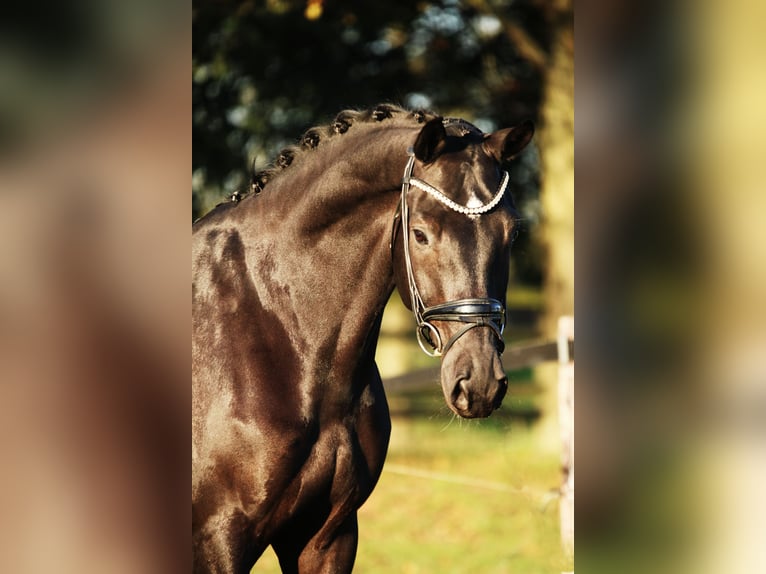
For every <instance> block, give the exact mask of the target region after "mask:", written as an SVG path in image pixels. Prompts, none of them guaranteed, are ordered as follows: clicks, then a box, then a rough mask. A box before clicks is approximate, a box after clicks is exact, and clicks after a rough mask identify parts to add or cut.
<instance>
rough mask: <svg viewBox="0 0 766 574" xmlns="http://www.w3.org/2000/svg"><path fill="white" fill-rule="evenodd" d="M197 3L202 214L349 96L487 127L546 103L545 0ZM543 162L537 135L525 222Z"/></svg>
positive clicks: (356, 103)
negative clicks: (543, 63)
mask: <svg viewBox="0 0 766 574" xmlns="http://www.w3.org/2000/svg"><path fill="white" fill-rule="evenodd" d="M193 14H194V15H193V112H194V113H193V141H194V147H193V170H194V171H193V178H192V193H193V218H194V219H196V218H197V217H199V216H200V215H202V214H204V213H205V212H206V211H207V210H208V209H210V208H211V207H212V206H213V205H215V204H216V203H217V202H219V201H221V199H222V198H223V197H225V196H226V195H228V194H231V193H232V192H234V191H235V190H237V189H242V188H245V187H246V186H247V184H248V180H249V172H250V169H251V163H254V164H255V165H256V166H257V167H258V168H260V167H262V166H263V165H266V164H267V163H269V161H270V160H271V159H272V158H273V157H274V156H275V155H276V152H277V151H278V150H279V148H281V147H282V146H284V145H286V144H290V143H293V142H295V141H297V139H298V138H299V136H300V135H301V134H302V133H303V132H304V131H305V130H306V129H307V128H309V127H311V126H312V125H316V124H323V123H328V122H329V121H330V120H331V119H332V118H333V117H334V116H335V114H336V113H337V112H339V111H340V110H342V109H346V108H364V107H369V106H372V105H374V104H376V103H379V102H394V103H399V104H402V105H405V106H407V107H411V108H427V109H432V110H434V111H437V112H439V113H441V114H442V115H445V116H448V115H449V116H460V117H464V118H466V119H468V120H469V121H472V122H474V123H476V125H477V126H478V127H480V128H481V129H483V130H484V131H487V132H488V131H492V130H494V129H497V128H501V127H505V126H509V125H515V124H516V123H518V122H519V121H521V120H522V119H524V118H531V119H533V120H537V119H538V117H539V107H540V103H541V99H542V94H543V81H544V73H545V69H544V66H541V64H540V58H539V56H540V54H544V53H545V50H547V48H548V42H549V26H548V24H547V22H548V21H549V20H550V18H549V15H548V14H547V13H546V10H545V5H544V4H543V3H541V2H539V1H535V0H522V1H516V2H510V1H507V0H465V1H459V0H442V1H434V2H404V1H401V0H392V1H389V2H352V1H350V0H338V1H335V2H324V1H322V0H309V1H308V2H303V1H295V0H267V1H265V2H263V1H261V2H256V1H242V0H223V1H217V2H204V1H196V2H195V3H194V6H193ZM530 47H532V48H530ZM538 163H539V160H538V153H537V149H536V148H535V146H530V147H529V148H528V150H527V151H525V153H523V154H522V155H521V156H520V157H519V158H517V160H515V165H514V166H513V169H512V170H511V178H512V181H511V184H512V189H513V193H514V197H515V198H516V201H517V203H518V204H519V207H520V210H521V212H522V215H523V217H524V225H525V228H526V230H527V231H531V230H533V229H534V228H535V226H536V225H537V223H538V221H539V207H538V205H539V202H538V198H537V196H538V188H539V178H538V175H537V174H538ZM532 235H533V234H531V233H522V235H521V237H520V239H519V242H518V243H517V249H516V253H517V256H516V257H515V258H514V260H515V261H514V265H515V271H516V276H517V279H516V280H518V278H519V277H520V278H521V279H522V280H524V281H525V282H529V283H539V282H540V281H541V272H540V260H541V257H540V248H539V244H537V243H535V241H531V240H530V236H532Z"/></svg>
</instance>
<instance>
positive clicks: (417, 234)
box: [412, 229, 428, 245]
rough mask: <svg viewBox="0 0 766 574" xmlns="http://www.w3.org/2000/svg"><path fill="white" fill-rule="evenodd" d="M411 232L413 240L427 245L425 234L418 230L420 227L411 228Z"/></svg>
mask: <svg viewBox="0 0 766 574" xmlns="http://www.w3.org/2000/svg"><path fill="white" fill-rule="evenodd" d="M412 234H413V235H414V236H415V241H417V242H418V243H420V244H421V245H428V237H426V234H425V233H423V232H422V231H420V229H413V230H412Z"/></svg>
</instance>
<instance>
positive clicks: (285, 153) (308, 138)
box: [232, 104, 439, 201]
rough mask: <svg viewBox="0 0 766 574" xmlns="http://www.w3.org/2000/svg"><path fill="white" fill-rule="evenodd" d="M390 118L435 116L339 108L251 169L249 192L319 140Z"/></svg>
mask: <svg viewBox="0 0 766 574" xmlns="http://www.w3.org/2000/svg"><path fill="white" fill-rule="evenodd" d="M394 117H399V118H410V119H412V121H414V122H416V123H419V124H422V123H425V122H427V121H429V120H432V119H434V118H436V117H439V116H438V115H437V114H435V113H433V112H430V111H426V110H407V109H405V108H402V107H400V106H396V105H393V104H378V105H377V106H375V107H373V108H369V109H367V110H343V111H342V112H340V113H339V114H338V115H337V116H335V119H334V120H333V122H332V123H331V124H329V125H325V126H316V127H312V128H309V129H308V130H306V132H305V133H304V134H303V136H301V138H300V140H299V141H298V143H297V144H296V145H291V146H287V147H286V148H284V149H283V150H282V151H280V152H279V154H277V157H276V158H275V159H274V161H273V162H272V163H271V165H270V166H269V167H267V168H265V169H263V170H261V171H258V172H253V174H252V175H251V179H250V192H251V193H254V194H258V193H260V192H261V191H263V189H264V188H265V187H266V184H268V182H269V181H270V180H271V179H272V178H273V177H274V176H275V175H276V174H278V173H279V172H281V171H282V170H284V169H287V168H288V167H289V166H290V165H291V164H292V163H293V162H294V161H295V160H296V159H298V158H300V157H301V156H302V155H303V154H306V153H311V151H312V150H314V149H316V148H317V147H319V146H320V145H322V143H323V142H325V141H327V140H329V139H331V138H335V137H338V136H341V135H343V134H345V133H346V132H347V131H348V130H349V129H351V128H352V126H353V125H354V124H359V123H374V122H382V121H385V120H387V119H390V118H394ZM242 197H243V196H242V195H241V194H239V193H235V194H234V195H233V196H232V200H234V201H239V200H240V199H242Z"/></svg>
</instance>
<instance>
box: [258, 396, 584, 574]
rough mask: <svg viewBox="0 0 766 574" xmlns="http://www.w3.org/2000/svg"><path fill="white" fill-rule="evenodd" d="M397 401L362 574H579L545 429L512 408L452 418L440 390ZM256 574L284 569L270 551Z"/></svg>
mask: <svg viewBox="0 0 766 574" xmlns="http://www.w3.org/2000/svg"><path fill="white" fill-rule="evenodd" d="M512 392H513V391H512ZM507 402H508V401H507ZM526 402H531V403H533V402H534V401H533V400H531V399H526V400H525V403H526ZM390 403H391V409H392V418H393V431H392V436H391V444H390V447H389V454H388V458H387V459H386V468H384V470H383V475H382V476H381V478H380V482H379V483H378V486H377V488H376V489H375V491H374V492H373V493H372V496H371V497H370V499H369V500H368V501H367V503H366V504H365V505H364V506H363V507H362V508H361V510H360V512H359V529H360V539H359V551H358V554H357V560H356V566H355V569H354V571H355V572H357V573H362V574H365V573H369V574H384V573H386V574H388V573H405V574H417V573H423V574H432V573H440V574H466V573H474V572H476V573H482V574H503V573H511V572H512V573H514V574H536V573H540V574H542V573H550V572H561V571H566V570H571V569H572V562H571V559H570V560H567V559H566V558H565V557H564V556H563V554H562V552H561V549H560V539H559V514H558V499H557V498H556V496H555V491H556V489H557V487H558V484H559V480H560V474H559V473H560V471H559V459H558V451H557V450H555V449H551V448H549V447H545V446H544V445H543V441H542V440H541V438H540V433H539V425H537V424H531V425H530V424H527V423H525V422H524V421H523V420H521V419H519V418H517V416H516V414H515V407H514V406H513V405H512V404H511V405H510V408H504V409H501V410H500V411H498V412H497V413H495V414H494V415H493V416H492V417H490V418H489V419H485V420H481V421H463V420H460V419H457V418H454V417H453V416H452V415H451V413H450V412H449V411H448V409H447V407H446V406H444V403H443V399H442V398H441V393H440V391H439V389H438V387H435V388H434V389H433V392H426V393H422V394H417V395H414V396H412V395H408V396H392V397H390ZM253 572H254V573H260V574H266V573H275V572H279V568H278V566H277V563H276V559H275V558H274V557H273V554H272V553H271V551H269V552H268V554H267V555H265V556H264V557H263V558H262V559H261V561H260V562H259V563H258V565H257V566H256V568H255V569H254V570H253Z"/></svg>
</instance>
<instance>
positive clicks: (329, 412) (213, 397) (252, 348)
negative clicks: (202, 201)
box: [192, 105, 533, 574]
mask: <svg viewBox="0 0 766 574" xmlns="http://www.w3.org/2000/svg"><path fill="white" fill-rule="evenodd" d="M532 133H533V127H532V125H531V123H528V122H527V123H523V124H521V125H520V126H518V127H516V128H509V129H504V130H500V131H496V132H494V133H491V134H484V133H482V132H481V131H480V130H479V129H477V128H476V127H475V126H473V125H471V124H470V123H468V122H466V121H463V120H458V119H443V118H441V117H437V116H434V115H433V114H429V113H426V112H409V111H406V110H403V109H401V108H398V107H394V106H390V105H381V106H378V107H376V108H374V109H372V110H368V111H365V112H356V111H353V112H352V111H346V112H342V113H341V114H339V115H338V117H337V118H336V120H335V122H334V123H333V124H332V125H330V126H327V127H324V128H314V129H311V130H309V131H308V132H307V133H306V135H305V136H304V137H303V139H302V141H301V144H300V145H298V146H293V147H291V148H288V149H285V150H283V151H282V152H281V153H280V155H279V156H278V158H277V160H276V161H275V162H274V167H272V168H271V169H269V170H266V171H264V172H261V173H259V174H256V176H255V177H254V181H253V192H254V193H251V194H249V195H247V196H246V197H244V198H236V197H235V198H233V199H232V201H231V202H229V203H226V204H221V205H219V206H218V207H217V208H215V209H214V210H213V211H211V212H210V213H209V214H208V215H206V216H205V217H204V218H202V219H201V220H199V221H198V222H196V223H195V225H194V228H193V248H192V264H193V286H192V300H193V338H192V369H193V404H192V408H193V422H192V504H193V510H192V531H193V554H194V571H195V572H230V573H246V572H249V570H250V569H251V567H252V566H253V564H254V563H255V562H256V560H257V559H258V557H259V556H260V555H261V553H262V552H263V551H264V550H265V549H266V548H267V547H268V546H269V545H272V547H273V548H274V551H275V552H276V554H277V556H278V558H279V562H280V565H281V567H282V570H283V571H284V572H297V573H302V574H305V573H312V574H313V573H329V572H334V573H336V572H337V573H346V572H350V571H351V569H352V566H353V563H354V558H355V555H356V546H357V537H358V536H357V510H358V508H359V507H360V506H361V505H362V503H363V502H364V501H365V499H366V498H367V497H368V496H369V495H370V493H371V492H372V490H373V488H374V486H375V483H376V482H377V480H378V477H379V476H380V473H381V470H382V467H383V461H384V459H385V457H386V451H387V448H388V440H389V434H390V429H391V421H390V417H389V412H388V405H387V402H386V397H385V394H384V391H383V385H382V383H381V379H380V375H379V373H378V369H377V366H376V365H375V360H374V357H375V347H376V344H377V340H378V334H379V331H380V322H381V316H382V312H383V308H384V305H385V303H386V301H387V300H388V298H389V296H390V295H391V293H392V291H393V289H394V287H397V288H398V289H399V292H400V293H401V294H402V296H403V298H404V300H405V301H406V302H407V305H408V307H410V308H411V310H412V311H413V313H414V315H415V318H416V322H417V325H418V327H417V333H418V341H419V342H420V343H421V346H422V347H423V348H424V350H426V351H427V352H429V354H432V355H437V356H441V361H442V363H441V364H442V366H441V385H442V389H443V392H444V397H445V400H446V402H447V404H448V405H449V407H450V408H451V409H452V410H453V411H454V412H455V413H457V414H458V415H460V416H462V417H486V416H488V415H489V414H490V413H491V412H492V411H493V410H494V409H496V408H498V407H499V406H500V403H501V401H502V399H503V396H504V395H505V392H506V389H507V380H506V376H505V372H504V370H503V367H502V364H501V362H500V353H501V352H502V344H503V343H502V336H501V335H502V329H503V325H504V313H505V310H504V300H505V290H506V288H507V283H508V268H509V256H510V253H509V252H510V246H511V240H512V236H513V234H514V225H515V222H516V212H515V210H514V205H513V201H512V199H511V197H510V193H509V192H508V190H507V185H508V175H507V173H506V172H504V171H502V169H501V165H502V164H503V162H505V161H506V160H508V159H509V158H511V157H512V156H513V155H515V154H516V153H518V152H519V151H520V150H521V149H522V148H523V147H524V146H525V145H526V144H527V143H528V142H529V140H530V138H531V137H532Z"/></svg>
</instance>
